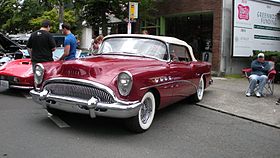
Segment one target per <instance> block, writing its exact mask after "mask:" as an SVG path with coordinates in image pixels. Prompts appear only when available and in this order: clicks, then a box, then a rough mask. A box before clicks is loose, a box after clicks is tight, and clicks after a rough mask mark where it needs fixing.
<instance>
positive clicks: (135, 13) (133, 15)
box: [129, 2, 138, 20]
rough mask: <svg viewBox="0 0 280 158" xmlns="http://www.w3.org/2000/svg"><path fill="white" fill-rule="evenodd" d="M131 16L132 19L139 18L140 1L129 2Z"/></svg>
mask: <svg viewBox="0 0 280 158" xmlns="http://www.w3.org/2000/svg"><path fill="white" fill-rule="evenodd" d="M129 17H130V19H131V20H133V19H137V18H138V3H137V2H129Z"/></svg>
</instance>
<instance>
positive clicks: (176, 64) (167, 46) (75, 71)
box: [30, 34, 212, 132]
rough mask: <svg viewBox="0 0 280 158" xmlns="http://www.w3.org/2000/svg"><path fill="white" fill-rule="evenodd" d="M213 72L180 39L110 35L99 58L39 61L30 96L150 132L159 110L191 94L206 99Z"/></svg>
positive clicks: (56, 108)
mask: <svg viewBox="0 0 280 158" xmlns="http://www.w3.org/2000/svg"><path fill="white" fill-rule="evenodd" d="M210 71H211V65H210V64H209V63H206V62H199V61H197V60H196V59H195V58H194V55H193V52H192V48H191V47H190V46H189V45H188V44H187V43H186V42H184V41H182V40H179V39H177V38H172V37H163V36H152V35H135V34H134V35H110V36H107V37H105V38H104V41H103V43H102V45H101V47H100V50H99V51H98V53H97V55H95V56H92V57H90V58H84V59H81V60H75V61H65V62H60V61H58V62H53V63H44V64H38V65H36V72H35V89H34V90H32V91H30V94H31V95H32V98H33V100H34V101H35V102H37V103H39V104H41V105H43V107H44V108H45V109H47V110H48V111H49V112H50V113H52V114H60V112H61V111H64V112H72V113H80V114H86V115H89V116H90V117H91V118H95V117H97V116H103V117H113V118H126V119H125V120H126V125H127V127H128V128H129V129H130V130H133V131H135V132H144V131H146V130H148V129H149V128H150V126H151V124H152V122H153V119H154V116H155V111H156V110H157V109H161V108H163V107H166V106H168V105H171V104H172V103H175V102H178V101H180V100H182V99H184V98H186V97H191V98H192V99H193V100H194V101H200V100H202V98H203V94H204V90H205V88H206V87H208V86H209V85H210V84H211V83H212V80H211V74H210Z"/></svg>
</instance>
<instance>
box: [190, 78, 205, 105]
mask: <svg viewBox="0 0 280 158" xmlns="http://www.w3.org/2000/svg"><path fill="white" fill-rule="evenodd" d="M204 89H205V87H204V79H203V76H201V77H200V80H199V84H198V87H197V90H196V93H195V94H194V95H192V96H191V100H192V101H193V102H199V101H201V100H202V99H203V95H204Z"/></svg>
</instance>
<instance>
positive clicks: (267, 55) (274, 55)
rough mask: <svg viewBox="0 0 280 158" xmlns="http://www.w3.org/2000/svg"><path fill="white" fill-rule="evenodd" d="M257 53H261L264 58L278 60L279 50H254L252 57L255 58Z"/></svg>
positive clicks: (279, 59) (279, 57)
mask: <svg viewBox="0 0 280 158" xmlns="http://www.w3.org/2000/svg"><path fill="white" fill-rule="evenodd" d="M259 53H263V54H264V56H265V60H271V61H275V62H280V52H279V51H259V50H256V51H254V55H253V57H252V59H253V60H254V59H256V58H257V55H258V54H259Z"/></svg>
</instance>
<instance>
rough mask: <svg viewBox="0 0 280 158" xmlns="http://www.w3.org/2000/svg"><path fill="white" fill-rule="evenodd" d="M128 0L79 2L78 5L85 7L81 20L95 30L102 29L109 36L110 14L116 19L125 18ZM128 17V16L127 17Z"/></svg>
mask: <svg viewBox="0 0 280 158" xmlns="http://www.w3.org/2000/svg"><path fill="white" fill-rule="evenodd" d="M127 2H128V0H88V1H85V0H79V1H77V3H80V4H82V5H83V6H84V7H83V9H82V12H81V18H82V19H84V20H86V22H87V23H88V24H89V25H90V26H92V27H93V28H95V29H98V27H100V26H101V27H102V30H103V32H104V34H107V27H108V23H107V21H108V19H107V15H108V14H114V15H115V16H116V17H123V18H124V15H125V14H126V12H127V11H126V10H125V9H126V8H124V7H123V6H126V5H127ZM126 17H127V16H126Z"/></svg>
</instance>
